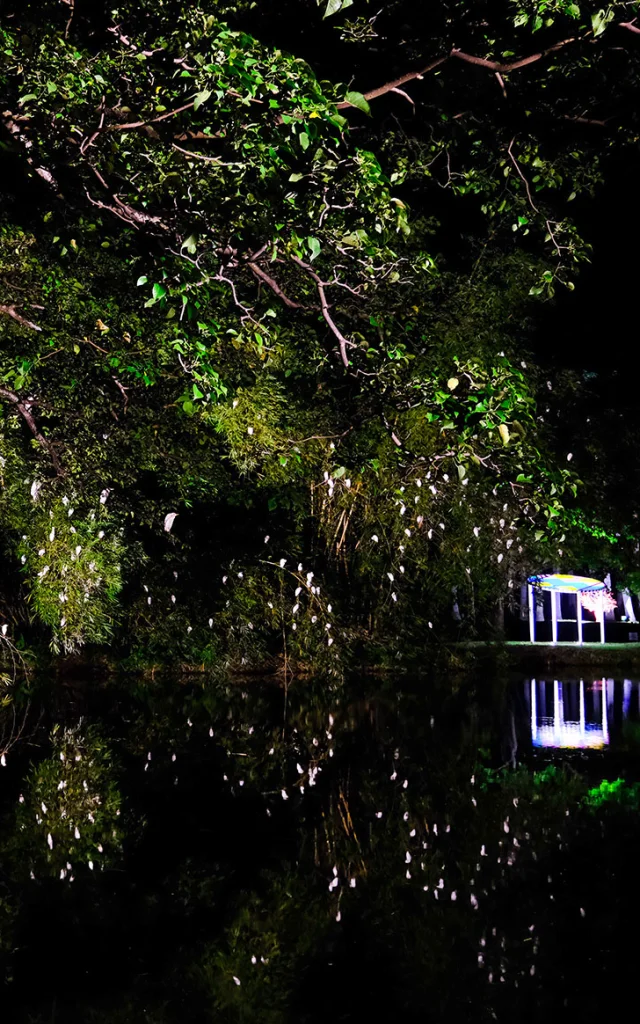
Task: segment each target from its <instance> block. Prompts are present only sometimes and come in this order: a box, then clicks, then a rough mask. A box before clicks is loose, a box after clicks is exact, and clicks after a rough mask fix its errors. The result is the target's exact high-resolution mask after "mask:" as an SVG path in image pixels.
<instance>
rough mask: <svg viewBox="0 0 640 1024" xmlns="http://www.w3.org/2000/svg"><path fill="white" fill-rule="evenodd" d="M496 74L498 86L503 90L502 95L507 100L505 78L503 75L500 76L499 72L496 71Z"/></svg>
mask: <svg viewBox="0 0 640 1024" xmlns="http://www.w3.org/2000/svg"><path fill="white" fill-rule="evenodd" d="M495 74H496V79H497V82H498V85H499V86H500V88H501V89H502V95H503V96H504V98H505V100H506V98H507V87H506V85H505V84H504V78H503V77H502V75H501V74H500V72H499V71H496V73H495Z"/></svg>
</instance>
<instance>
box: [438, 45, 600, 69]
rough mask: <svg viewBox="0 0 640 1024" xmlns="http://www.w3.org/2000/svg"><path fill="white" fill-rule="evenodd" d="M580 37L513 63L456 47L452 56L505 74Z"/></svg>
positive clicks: (525, 65)
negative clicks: (475, 54) (487, 57)
mask: <svg viewBox="0 0 640 1024" xmlns="http://www.w3.org/2000/svg"><path fill="white" fill-rule="evenodd" d="M579 38H580V37H579V36H570V37H569V39H561V40H560V42H558V43H554V45H553V46H549V47H548V48H547V49H546V50H540V52H539V53H532V54H530V55H529V56H528V57H522V58H521V59H520V60H514V61H512V63H511V64H502V63H501V62H500V61H497V60H487V59H486V58H485V57H474V56H473V55H472V54H470V53H464V52H463V51H462V50H458V49H456V47H454V48H453V49H452V51H451V53H450V56H451V57H457V58H458V60H464V61H466V62H467V63H468V64H478V65H479V66H480V67H483V68H489V70H490V71H494V72H496V71H497V72H499V73H500V74H502V75H504V74H506V73H507V72H509V71H517V70H518V68H524V67H527V66H528V65H529V64H535V62H536V61H538V60H542V58H543V57H546V56H548V54H550V53H555V52H556V50H561V49H563V47H565V46H568V45H569V43H575V42H577V41H578V39H579Z"/></svg>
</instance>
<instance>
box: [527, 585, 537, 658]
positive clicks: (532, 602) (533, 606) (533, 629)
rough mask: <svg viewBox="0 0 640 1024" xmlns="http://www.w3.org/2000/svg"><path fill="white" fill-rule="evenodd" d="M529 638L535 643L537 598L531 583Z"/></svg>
mask: <svg viewBox="0 0 640 1024" xmlns="http://www.w3.org/2000/svg"><path fill="white" fill-rule="evenodd" d="M528 589H529V640H530V641H531V643H532V644H533V643H535V640H536V600H535V595H534V592H533V586H532V585H531V583H530V584H529V588H528Z"/></svg>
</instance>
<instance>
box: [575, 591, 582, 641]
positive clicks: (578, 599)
mask: <svg viewBox="0 0 640 1024" xmlns="http://www.w3.org/2000/svg"><path fill="white" fill-rule="evenodd" d="M576 605H577V609H578V643H579V644H581V643H582V594H581V593H580V591H578V592H577V594H576Z"/></svg>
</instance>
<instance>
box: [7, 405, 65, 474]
mask: <svg viewBox="0 0 640 1024" xmlns="http://www.w3.org/2000/svg"><path fill="white" fill-rule="evenodd" d="M0 398H4V399H5V400H6V401H7V402H11V404H12V405H13V406H15V408H16V409H17V411H18V412H19V413H20V415H21V416H22V418H23V420H24V421H25V423H26V424H27V426H28V428H29V430H30V431H31V433H32V434H33V436H34V437H35V439H36V441H37V442H38V444H40V445H42V447H43V448H45V449H46V450H47V452H48V454H49V457H50V459H51V462H52V463H53V467H54V469H55V471H56V473H57V474H58V476H64V470H63V468H62V465H61V463H60V460H59V458H58V456H57V454H56V451H55V448H54V446H53V444H52V443H51V441H49V440H48V438H46V437H45V436H44V434H41V433H40V430H39V429H38V424H37V423H36V421H35V420H34V418H33V416H32V415H31V412H30V411H29V405H28V403H27V402H24V401H23V400H22V399H21V398H20V397H19V395H16V394H15V392H14V391H9V390H8V388H3V387H0Z"/></svg>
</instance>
